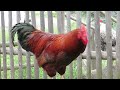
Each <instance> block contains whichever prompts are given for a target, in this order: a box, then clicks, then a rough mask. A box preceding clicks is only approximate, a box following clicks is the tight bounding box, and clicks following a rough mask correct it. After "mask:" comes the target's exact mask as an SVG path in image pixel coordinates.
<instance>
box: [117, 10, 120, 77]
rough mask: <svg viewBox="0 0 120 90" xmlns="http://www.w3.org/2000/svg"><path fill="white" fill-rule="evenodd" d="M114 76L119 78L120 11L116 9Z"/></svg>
mask: <svg viewBox="0 0 120 90" xmlns="http://www.w3.org/2000/svg"><path fill="white" fill-rule="evenodd" d="M116 36H117V38H116V78H117V79H120V11H117V31H116Z"/></svg>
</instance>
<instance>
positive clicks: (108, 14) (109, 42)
mask: <svg viewBox="0 0 120 90" xmlns="http://www.w3.org/2000/svg"><path fill="white" fill-rule="evenodd" d="M105 15H106V40H107V46H106V49H107V71H108V72H107V78H108V79H112V78H113V72H112V68H113V67H112V63H113V61H112V38H111V37H112V36H111V35H112V34H111V24H112V23H111V12H110V11H106V12H105Z"/></svg>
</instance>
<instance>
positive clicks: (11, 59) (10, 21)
mask: <svg viewBox="0 0 120 90" xmlns="http://www.w3.org/2000/svg"><path fill="white" fill-rule="evenodd" d="M8 19H9V22H8V25H9V26H8V30H9V43H10V44H9V47H10V68H11V78H12V79H14V59H13V45H12V39H11V33H10V30H11V28H12V11H9V12H8Z"/></svg>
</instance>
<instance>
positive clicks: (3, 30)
mask: <svg viewBox="0 0 120 90" xmlns="http://www.w3.org/2000/svg"><path fill="white" fill-rule="evenodd" d="M1 29H2V49H3V75H4V79H7V63H6V47H5V46H6V45H5V43H6V41H5V20H4V11H1Z"/></svg>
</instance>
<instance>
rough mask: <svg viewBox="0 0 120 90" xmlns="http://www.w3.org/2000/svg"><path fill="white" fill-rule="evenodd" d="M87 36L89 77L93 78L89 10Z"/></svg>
mask: <svg viewBox="0 0 120 90" xmlns="http://www.w3.org/2000/svg"><path fill="white" fill-rule="evenodd" d="M86 18H87V36H88V41H89V42H88V45H87V58H86V59H87V78H88V79H90V78H91V52H90V51H91V48H90V43H91V40H90V22H91V21H90V19H91V12H90V11H87V17H86Z"/></svg>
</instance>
